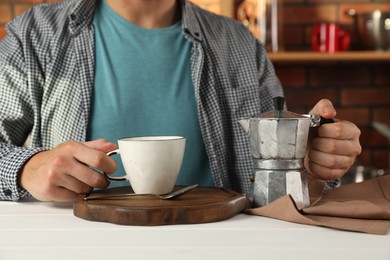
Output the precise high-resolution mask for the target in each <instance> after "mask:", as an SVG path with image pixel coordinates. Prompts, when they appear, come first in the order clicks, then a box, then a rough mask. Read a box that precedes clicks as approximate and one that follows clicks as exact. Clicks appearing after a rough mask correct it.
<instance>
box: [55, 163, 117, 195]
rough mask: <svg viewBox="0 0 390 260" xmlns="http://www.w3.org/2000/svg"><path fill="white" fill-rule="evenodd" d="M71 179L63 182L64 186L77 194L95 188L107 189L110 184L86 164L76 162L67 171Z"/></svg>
mask: <svg viewBox="0 0 390 260" xmlns="http://www.w3.org/2000/svg"><path fill="white" fill-rule="evenodd" d="M66 172H67V175H68V176H69V178H66V179H64V180H61V181H62V182H63V183H65V184H62V186H64V187H67V188H69V189H70V190H72V191H74V192H77V193H86V192H88V190H89V189H90V188H91V187H93V188H106V187H107V186H108V185H109V182H108V181H107V180H106V178H105V177H104V176H103V175H102V174H100V173H98V172H96V171H95V170H93V169H91V168H90V167H88V166H87V165H85V164H81V163H80V162H78V161H77V160H74V162H73V163H72V166H71V168H70V169H69V170H67V171H66Z"/></svg>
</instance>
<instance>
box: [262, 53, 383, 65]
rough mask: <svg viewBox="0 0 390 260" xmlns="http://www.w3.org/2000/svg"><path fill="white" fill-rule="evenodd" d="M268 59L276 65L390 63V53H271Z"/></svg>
mask: <svg viewBox="0 0 390 260" xmlns="http://www.w3.org/2000/svg"><path fill="white" fill-rule="evenodd" d="M268 57H269V58H270V59H271V60H272V62H274V63H326V62H332V63H333V62H390V51H346V52H336V53H322V52H310V51H298V52H295V51H292V52H270V53H268Z"/></svg>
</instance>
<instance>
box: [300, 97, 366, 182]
mask: <svg viewBox="0 0 390 260" xmlns="http://www.w3.org/2000/svg"><path fill="white" fill-rule="evenodd" d="M309 113H310V114H313V115H318V116H322V117H323V118H328V119H329V118H333V119H334V117H335V116H336V109H335V108H334V107H333V105H332V103H331V102H330V101H329V100H327V99H322V100H320V101H319V102H318V103H317V104H316V105H315V106H314V108H313V109H312V110H311V111H310V112H309ZM334 121H335V122H334V123H331V124H324V125H322V126H320V127H319V128H318V129H317V136H315V137H314V138H313V139H312V140H311V143H309V145H308V146H309V149H308V154H307V156H306V158H305V166H306V169H307V170H308V172H309V174H310V175H312V176H313V177H316V178H319V179H323V180H331V179H339V178H341V177H342V176H343V175H344V174H345V173H346V172H347V171H348V169H349V168H350V167H351V166H352V164H353V163H354V161H355V158H356V156H358V155H359V154H360V153H361V150H362V148H361V146H360V142H359V136H360V130H359V128H358V127H357V126H356V125H355V124H353V123H351V122H349V121H344V120H338V119H334Z"/></svg>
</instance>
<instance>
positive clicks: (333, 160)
mask: <svg viewBox="0 0 390 260" xmlns="http://www.w3.org/2000/svg"><path fill="white" fill-rule="evenodd" d="M353 158H354V157H353V156H345V155H334V154H329V153H324V152H321V151H317V150H313V149H312V150H310V152H309V160H310V162H312V163H315V164H316V165H319V166H322V167H326V168H328V169H332V170H336V169H341V170H342V171H344V172H345V171H346V170H347V169H348V168H349V166H350V165H351V164H352V163H353ZM326 175H327V173H325V176H326Z"/></svg>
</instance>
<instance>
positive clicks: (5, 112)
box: [0, 23, 43, 201]
mask: <svg viewBox="0 0 390 260" xmlns="http://www.w3.org/2000/svg"><path fill="white" fill-rule="evenodd" d="M7 31H8V35H7V36H6V37H5V38H4V39H3V40H2V41H1V42H0V104H1V109H0V200H14V201H15V200H19V199H20V198H22V197H25V196H28V195H29V194H28V192H27V191H26V190H24V189H23V188H21V187H20V186H18V174H19V171H20V169H21V168H22V167H23V165H24V163H25V162H26V161H27V160H28V159H29V158H30V157H31V156H32V155H34V154H35V153H37V152H39V151H41V150H43V149H42V148H34V149H28V148H25V147H22V145H23V143H24V141H25V140H26V138H27V136H28V134H29V133H30V131H31V129H32V125H33V121H34V116H33V109H32V105H31V98H30V94H31V93H30V91H29V90H28V76H27V74H26V72H25V63H26V61H25V60H24V56H23V48H22V47H21V43H20V40H19V38H18V36H17V33H16V30H15V28H14V26H13V24H12V23H11V24H8V25H7Z"/></svg>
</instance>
